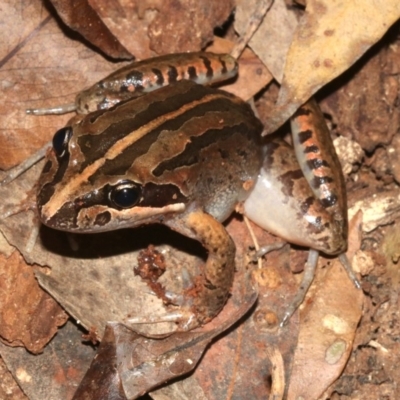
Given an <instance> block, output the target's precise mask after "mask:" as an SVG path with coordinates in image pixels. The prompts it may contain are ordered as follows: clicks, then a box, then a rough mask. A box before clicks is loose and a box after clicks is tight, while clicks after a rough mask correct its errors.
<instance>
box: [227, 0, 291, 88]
mask: <svg viewBox="0 0 400 400" xmlns="http://www.w3.org/2000/svg"><path fill="white" fill-rule="evenodd" d="M257 3H258V0H250V1H249V0H242V1H239V2H238V7H237V10H236V13H235V29H236V30H237V31H238V32H239V33H240V34H241V35H243V34H244V33H245V29H246V27H247V25H248V21H249V18H250V17H251V15H252V13H253V12H254V10H255V9H256V7H257ZM296 26H297V19H296V15H295V13H294V12H293V11H290V10H288V7H287V6H286V3H285V1H284V0H275V1H274V2H273V4H272V6H271V8H270V9H269V10H268V13H267V15H266V16H265V18H264V19H263V21H262V23H261V25H260V27H259V28H258V29H257V31H256V33H255V34H254V35H253V37H252V38H251V40H250V42H249V46H250V47H251V48H252V49H253V51H254V52H255V53H256V54H257V56H258V57H259V58H260V59H261V61H262V62H263V63H264V64H265V65H266V66H267V68H268V69H269V71H270V72H271V73H272V75H273V76H274V78H275V79H276V80H277V81H278V82H281V81H282V76H283V68H284V65H285V60H286V53H287V51H288V49H289V47H290V44H291V42H292V39H293V34H294V32H295V29H296Z"/></svg>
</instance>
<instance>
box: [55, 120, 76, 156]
mask: <svg viewBox="0 0 400 400" xmlns="http://www.w3.org/2000/svg"><path fill="white" fill-rule="evenodd" d="M71 136H72V128H71V127H70V126H66V127H65V128H61V129H59V130H58V131H57V132H56V133H55V134H54V136H53V149H54V151H55V153H56V156H57V157H58V158H61V157H63V156H64V155H65V154H66V152H67V149H68V142H69V139H70V138H71Z"/></svg>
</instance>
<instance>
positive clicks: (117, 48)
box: [51, 0, 133, 60]
mask: <svg viewBox="0 0 400 400" xmlns="http://www.w3.org/2000/svg"><path fill="white" fill-rule="evenodd" d="M51 3H52V4H53V6H54V7H55V9H56V10H57V13H58V15H59V16H60V17H61V19H62V20H63V21H64V23H65V24H66V25H67V26H69V27H70V28H71V29H73V30H74V31H77V32H79V33H80V34H81V35H82V36H83V37H84V38H85V39H86V40H87V41H89V42H90V43H92V44H93V45H95V46H96V47H97V48H99V49H100V50H101V51H103V52H104V53H105V54H106V55H107V56H109V57H111V58H117V59H125V60H131V59H132V58H133V57H132V55H131V54H130V53H129V52H128V50H126V49H125V48H124V46H122V45H121V43H120V42H119V41H118V40H117V38H116V37H115V36H114V35H113V34H112V33H111V32H110V31H109V30H108V28H107V26H106V25H105V24H104V23H103V21H102V20H101V19H100V18H99V16H98V15H97V13H96V12H95V11H94V9H93V8H92V7H91V6H90V4H89V3H88V1H87V0H79V1H74V0H51Z"/></svg>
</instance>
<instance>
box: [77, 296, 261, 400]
mask: <svg viewBox="0 0 400 400" xmlns="http://www.w3.org/2000/svg"><path fill="white" fill-rule="evenodd" d="M256 298H257V295H256V294H255V292H253V291H252V290H249V292H247V293H246V298H245V299H243V305H242V307H241V308H240V309H239V310H238V311H237V312H236V313H235V314H233V315H231V316H230V318H229V319H228V320H226V321H224V322H222V323H220V324H219V325H218V327H217V328H214V329H213V330H209V329H207V330H205V331H204V330H202V331H192V332H182V333H174V334H172V335H171V336H168V337H166V338H158V339H155V338H154V339H153V338H149V337H146V336H141V335H140V334H139V333H137V332H134V331H132V330H131V329H128V328H126V327H125V326H123V325H121V324H107V326H106V329H105V333H104V337H103V339H102V342H101V345H100V347H99V350H98V353H97V356H96V357H95V359H94V361H93V363H92V365H91V366H90V368H89V370H88V372H87V374H86V375H85V377H84V379H83V380H82V382H81V384H80V386H79V388H78V390H77V392H76V393H75V397H74V398H76V399H81V398H84V397H89V398H102V399H106V398H107V399H108V398H113V399H114V398H115V399H124V398H128V399H136V398H137V397H138V396H140V395H143V394H144V393H146V392H148V391H149V390H151V389H152V388H154V387H156V386H159V385H160V384H163V383H165V382H167V381H169V380H171V379H175V378H177V377H179V376H181V375H183V374H186V373H188V372H190V371H192V370H193V369H194V368H195V367H196V365H197V363H198V361H199V359H200V358H201V356H202V355H203V352H204V350H205V348H206V347H207V346H208V345H209V344H210V342H211V340H212V339H213V338H215V337H216V336H217V335H219V334H220V333H221V332H223V331H224V330H226V329H228V328H229V327H230V326H231V325H232V324H233V323H234V322H236V321H237V320H238V319H240V317H241V316H243V314H245V313H246V312H247V311H248V310H249V308H251V307H252V305H253V304H254V302H255V300H256ZM125 396H126V397H125Z"/></svg>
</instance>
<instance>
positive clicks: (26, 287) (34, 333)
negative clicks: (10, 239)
mask: <svg viewBox="0 0 400 400" xmlns="http://www.w3.org/2000/svg"><path fill="white" fill-rule="evenodd" d="M0 282H1V303H0V304H1V309H0V336H1V338H2V340H3V343H6V344H8V345H9V346H25V347H26V348H27V349H28V350H29V351H30V352H32V353H34V354H35V353H40V352H42V351H43V347H44V346H45V345H46V344H47V343H48V342H49V341H50V340H51V338H52V337H53V336H54V335H55V334H56V333H57V329H58V327H59V326H61V325H63V324H64V323H65V322H66V321H67V319H68V315H67V314H66V313H65V312H64V311H63V310H62V308H61V307H60V306H59V305H58V304H57V303H56V302H55V301H54V299H53V298H52V297H50V296H49V295H48V294H47V293H46V292H44V291H43V290H42V289H40V287H39V285H38V283H37V281H36V279H35V277H34V274H33V268H32V267H30V266H28V265H26V263H25V262H24V260H23V259H22V257H21V256H20V255H19V254H18V252H17V251H15V252H14V254H13V255H12V256H11V257H10V258H8V259H7V258H5V257H1V258H0Z"/></svg>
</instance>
